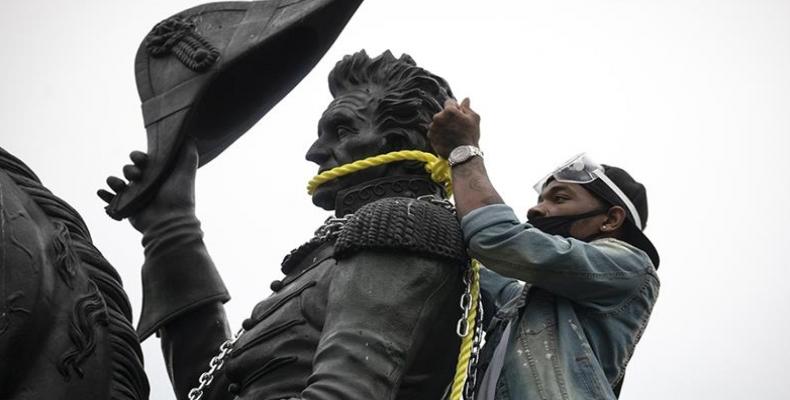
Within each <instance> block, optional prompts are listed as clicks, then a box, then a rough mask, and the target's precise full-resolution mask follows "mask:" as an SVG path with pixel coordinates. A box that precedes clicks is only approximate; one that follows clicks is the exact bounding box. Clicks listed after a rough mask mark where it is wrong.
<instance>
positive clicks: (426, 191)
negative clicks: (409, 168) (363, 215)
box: [335, 175, 444, 217]
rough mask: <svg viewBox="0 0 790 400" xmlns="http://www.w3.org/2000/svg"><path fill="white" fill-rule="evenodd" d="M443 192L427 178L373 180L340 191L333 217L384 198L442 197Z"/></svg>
mask: <svg viewBox="0 0 790 400" xmlns="http://www.w3.org/2000/svg"><path fill="white" fill-rule="evenodd" d="M443 192H444V190H443V189H442V187H441V186H439V185H438V184H436V183H435V182H433V181H432V180H431V179H430V178H429V177H427V176H421V175H399V176H389V177H384V178H379V179H374V180H371V181H367V182H365V183H361V184H359V185H356V186H352V187H350V188H348V189H344V190H341V191H339V192H338V193H337V196H336V197H335V215H336V216H338V217H342V216H344V215H346V214H352V213H354V212H355V211H357V209H359V208H360V207H362V206H363V205H365V204H367V203H370V202H371V201H375V200H378V199H383V198H386V197H412V198H416V197H419V196H425V195H437V196H440V197H441V196H442V193H443Z"/></svg>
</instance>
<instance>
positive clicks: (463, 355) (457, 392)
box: [450, 260, 480, 400]
mask: <svg viewBox="0 0 790 400" xmlns="http://www.w3.org/2000/svg"><path fill="white" fill-rule="evenodd" d="M470 268H472V282H470V283H469V284H470V285H472V288H471V292H472V304H471V307H470V308H471V309H470V310H469V315H468V316H467V318H466V323H467V326H468V327H469V329H468V331H467V332H466V336H464V337H463V338H462V339H461V351H460V352H459V353H458V364H457V365H456V367H455V378H454V379H453V387H452V389H451V391H450V400H461V399H462V398H463V392H464V384H465V383H466V378H467V376H466V375H467V370H468V366H469V359H470V357H471V355H472V345H473V344H474V338H475V328H476V327H475V319H476V318H477V311H478V310H477V303H478V299H479V298H480V264H479V263H478V262H477V260H472V266H471V267H470Z"/></svg>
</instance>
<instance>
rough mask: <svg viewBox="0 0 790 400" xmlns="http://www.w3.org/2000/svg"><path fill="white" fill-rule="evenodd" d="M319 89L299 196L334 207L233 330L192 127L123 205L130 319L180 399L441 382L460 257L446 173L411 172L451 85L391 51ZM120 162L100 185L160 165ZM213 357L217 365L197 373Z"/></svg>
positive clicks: (366, 392) (356, 64)
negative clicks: (313, 169)
mask: <svg viewBox="0 0 790 400" xmlns="http://www.w3.org/2000/svg"><path fill="white" fill-rule="evenodd" d="M295 4H303V3H295ZM304 4H308V3H304ZM329 86H330V92H331V94H332V96H333V100H332V102H331V103H330V104H329V107H328V108H327V109H326V110H325V111H324V112H323V114H322V115H321V118H320V120H319V122H318V138H317V140H316V141H315V142H314V143H313V145H312V146H311V147H310V149H309V150H308V151H307V159H308V160H310V161H312V162H314V163H316V164H317V165H318V172H319V173H321V177H322V178H321V179H318V180H314V181H313V183H311V185H310V187H311V189H310V192H311V195H312V197H313V203H314V204H315V205H317V206H319V207H321V208H324V209H326V210H330V211H332V210H333V211H334V214H335V215H334V217H331V218H329V219H327V221H326V222H325V223H324V224H323V225H320V224H317V225H320V227H319V229H318V230H317V231H316V233H315V235H314V236H313V237H312V238H311V239H309V240H308V241H307V242H306V243H305V244H304V245H302V246H300V247H298V248H297V249H295V250H294V251H292V252H291V253H290V254H289V255H288V256H287V257H286V258H285V260H284V261H283V263H282V265H281V270H282V272H283V274H284V277H283V278H282V279H280V280H277V281H275V282H272V283H271V286H270V287H271V290H272V291H273V293H272V295H271V296H270V297H269V298H267V299H265V300H263V301H261V302H260V303H259V304H258V305H256V306H255V307H254V308H253V310H252V312H251V314H250V317H249V318H247V319H246V320H245V321H244V322H243V324H242V327H241V329H240V331H239V332H240V335H238V336H236V335H232V334H231V332H232V331H236V330H235V329H234V330H231V329H229V327H228V325H227V322H226V319H225V315H224V310H223V306H222V303H223V302H225V301H227V300H228V298H229V297H228V294H227V291H226V289H225V287H224V285H223V284H222V281H221V279H220V277H219V273H218V272H217V268H215V267H214V265H213V263H212V261H211V258H210V257H209V256H208V252H207V251H206V248H205V246H204V244H203V242H202V239H201V235H202V234H201V231H200V227H199V223H198V220H197V218H196V217H195V215H194V184H193V182H194V178H195V169H196V168H197V166H198V165H199V164H201V163H202V157H203V154H204V152H203V150H202V149H201V143H200V140H199V139H200V138H199V137H194V135H190V134H189V131H188V130H186V131H184V133H183V135H184V138H183V139H182V141H181V143H182V144H181V145H180V147H179V149H180V150H179V151H178V152H176V154H177V155H176V156H174V157H173V160H172V162H171V166H170V171H171V172H170V173H169V174H166V177H165V179H163V180H162V182H160V186H159V188H158V190H157V191H156V192H155V193H154V195H153V196H152V197H151V198H150V199H149V201H148V202H147V203H145V204H144V205H142V206H141V207H138V208H137V210H136V211H134V212H133V213H132V214H131V215H130V222H132V224H133V225H134V226H135V228H137V229H138V230H140V231H141V232H142V233H143V242H144V245H145V255H146V261H145V265H144V267H143V286H144V289H143V290H144V306H143V312H142V315H141V324H140V326H139V328H138V329H139V330H140V332H141V334H142V336H143V337H145V336H148V335H150V334H151V333H153V332H158V333H159V334H160V336H161V340H162V347H163V351H164V353H165V359H166V361H167V363H168V370H169V373H170V377H171V380H172V382H173V385H174V388H175V391H176V393H177V396H178V398H179V399H182V398H184V399H185V398H191V397H190V396H189V393H190V390H191V389H194V388H198V389H199V390H193V391H192V394H193V397H198V396H202V398H204V399H207V398H208V399H234V398H238V399H270V400H280V399H305V400H330V399H404V400H405V399H415V398H420V399H441V398H442V396H443V395H444V394H445V392H446V391H447V389H448V387H449V384H450V383H451V380H452V376H453V371H454V365H455V360H456V357H457V354H458V347H459V338H458V335H457V334H456V331H457V329H456V328H457V322H458V319H459V317H461V316H462V312H461V310H459V307H458V304H459V303H460V302H461V300H462V295H463V293H464V285H463V282H462V281H463V279H462V278H463V275H464V272H465V270H466V268H467V266H468V264H469V259H468V257H467V255H466V252H465V248H464V245H463V238H462V235H461V231H460V226H459V224H458V221H457V219H456V217H455V215H454V213H453V209H452V205H451V203H449V202H448V201H447V200H446V198H447V194H448V191H447V186H446V185H447V183H448V182H446V180H442V179H437V176H439V175H441V174H440V173H439V172H438V171H429V170H430V168H427V169H426V162H428V163H429V164H435V161H436V157H435V155H433V154H431V153H432V151H431V148H430V146H429V144H428V140H427V136H426V134H427V130H428V125H429V123H430V121H431V118H432V117H433V115H434V114H435V113H436V112H438V111H439V110H441V108H442V104H443V103H444V102H445V100H447V99H448V98H451V97H452V92H451V91H450V88H449V86H448V85H447V83H446V82H445V81H444V80H443V79H442V78H440V77H438V76H436V75H434V74H432V73H430V72H428V71H426V70H424V69H422V68H420V67H417V66H416V63H415V62H414V60H412V59H411V57H409V56H407V55H404V56H402V57H400V58H396V57H394V56H393V55H392V54H391V53H390V52H385V53H384V54H382V55H380V56H378V57H375V58H371V57H369V56H368V55H367V54H365V52H364V51H361V52H359V53H356V54H354V55H350V56H346V57H344V58H343V59H342V60H341V61H339V62H338V63H337V65H336V66H335V68H334V69H333V70H332V72H331V73H330V76H329ZM222 118H225V116H222ZM149 134H150V131H149ZM149 150H150V149H149ZM393 152H399V153H397V156H394V155H393ZM208 154H209V157H211V153H208ZM363 160H364V161H363ZM132 161H133V163H132V164H130V165H128V166H126V167H125V168H124V176H125V177H126V180H127V181H128V183H127V182H126V181H124V180H121V179H119V178H110V179H109V180H108V183H109V184H110V187H111V189H113V191H114V192H115V193H120V194H123V193H128V192H129V191H130V190H132V188H134V187H135V186H136V185H139V184H141V182H143V181H144V178H145V177H146V176H150V174H151V171H153V170H155V169H156V168H157V167H156V165H157V164H158V163H159V161H157V160H156V158H155V157H154V156H153V155H152V154H150V153H149V154H148V155H146V154H143V153H133V154H132ZM360 166H361V167H360ZM346 167H348V168H350V169H348V168H346ZM338 168H339V169H338ZM349 171H352V172H349ZM333 178H336V179H333ZM100 195H101V196H102V198H104V199H105V200H106V201H108V202H113V201H114V199H115V195H114V194H113V193H111V192H108V191H104V192H102V193H101V194H100ZM220 347H221V348H222V349H223V350H222V351H219V350H218V349H219V348H220ZM212 357H217V358H215V360H217V361H215V362H214V363H213V364H214V365H220V364H221V365H222V367H221V368H212V371H210V372H209V373H208V374H206V375H203V378H200V376H201V373H203V372H204V371H206V370H209V361H210V360H211V359H212ZM219 360H221V361H219ZM209 381H210V382H211V383H210V384H205V383H200V382H209Z"/></svg>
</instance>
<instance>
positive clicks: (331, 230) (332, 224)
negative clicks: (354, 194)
mask: <svg viewBox="0 0 790 400" xmlns="http://www.w3.org/2000/svg"><path fill="white" fill-rule="evenodd" d="M352 215H353V214H346V215H344V216H343V217H340V218H338V217H332V216H330V217H329V218H327V219H326V220H325V221H324V224H323V225H321V226H320V227H319V228H318V229H316V230H315V234H314V236H313V238H312V239H310V241H325V240H332V239H335V238H337V236H338V235H340V230H341V229H342V228H343V226H344V225H345V224H346V222H348V219H349V218H350V217H351V216H352Z"/></svg>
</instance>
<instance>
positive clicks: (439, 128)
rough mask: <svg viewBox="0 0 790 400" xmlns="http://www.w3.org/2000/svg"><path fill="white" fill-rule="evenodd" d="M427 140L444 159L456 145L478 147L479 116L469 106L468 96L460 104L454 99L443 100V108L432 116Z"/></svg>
mask: <svg viewBox="0 0 790 400" xmlns="http://www.w3.org/2000/svg"><path fill="white" fill-rule="evenodd" d="M428 140H430V141H431V146H432V147H433V149H434V150H435V151H436V154H438V155H439V156H440V157H442V158H445V159H446V158H447V157H448V156H449V155H450V152H451V151H453V149H454V148H456V147H458V146H463V145H472V146H476V147H480V146H479V142H480V116H479V115H477V113H476V112H474V111H472V109H471V108H469V98H468V97H467V98H465V99H464V100H463V101H462V102H461V104H460V105H459V104H458V103H457V102H456V101H455V100H454V99H447V101H445V102H444V109H443V110H442V111H440V112H438V113H436V115H434V116H433V122H432V123H431V126H430V128H429V130H428Z"/></svg>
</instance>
